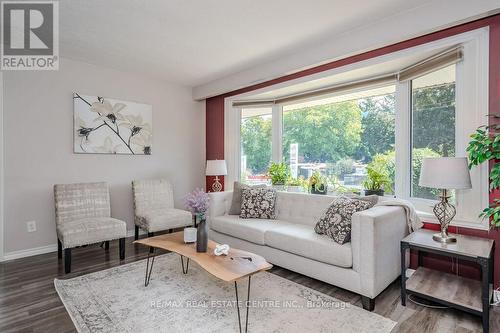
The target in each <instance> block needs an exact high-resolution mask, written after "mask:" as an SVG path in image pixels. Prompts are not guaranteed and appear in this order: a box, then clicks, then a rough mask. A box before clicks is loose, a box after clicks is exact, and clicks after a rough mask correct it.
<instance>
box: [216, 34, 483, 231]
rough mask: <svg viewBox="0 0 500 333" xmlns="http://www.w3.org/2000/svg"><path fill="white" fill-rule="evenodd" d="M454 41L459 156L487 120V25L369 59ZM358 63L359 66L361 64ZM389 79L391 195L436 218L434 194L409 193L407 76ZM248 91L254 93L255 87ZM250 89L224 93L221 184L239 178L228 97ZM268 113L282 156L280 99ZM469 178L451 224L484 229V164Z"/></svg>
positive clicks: (235, 121)
mask: <svg viewBox="0 0 500 333" xmlns="http://www.w3.org/2000/svg"><path fill="white" fill-rule="evenodd" d="M457 44H460V45H462V47H463V52H464V59H463V60H462V61H461V62H459V63H457V64H456V81H455V87H456V88H455V89H456V102H455V103H456V104H455V117H456V118H455V150H456V156H457V157H464V156H466V154H465V148H466V147H467V144H468V141H469V135H470V134H472V133H473V132H474V130H475V129H476V128H477V127H479V126H481V125H484V124H486V123H487V119H486V117H485V116H484V115H486V114H488V61H489V59H488V56H489V28H488V27H484V28H480V29H476V30H473V31H470V32H466V33H463V34H459V35H455V36H451V37H448V38H445V39H441V40H438V41H435V42H431V43H427V44H422V45H419V46H416V47H412V48H410V49H406V50H403V51H404V52H403V51H400V52H395V53H392V54H389V55H387V56H382V57H378V58H379V59H372V60H370V61H371V63H373V62H374V61H375V62H376V61H377V60H378V62H383V61H387V58H397V57H401V55H400V54H401V53H407V52H428V51H432V50H438V49H441V48H443V47H447V46H452V45H457ZM384 58H385V60H384ZM358 65H359V66H360V67H361V66H362V64H358ZM365 65H366V64H365ZM345 67H346V68H344V71H349V70H352V67H353V66H352V65H348V66H345ZM323 75H324V76H328V75H332V73H331V72H327V73H323ZM310 79H311V78H310ZM304 81H305V79H304ZM292 83H296V81H293V82H289V83H285V84H280V85H279V86H280V87H283V86H286V85H290V84H292ZM393 84H395V86H396V93H395V97H396V110H395V153H396V161H395V162H396V176H395V189H394V190H395V195H396V197H398V198H402V199H405V200H409V201H410V202H412V203H413V204H414V205H415V207H416V209H417V211H418V214H419V216H420V217H421V218H422V219H424V220H425V221H426V222H431V223H438V221H437V220H436V218H435V217H434V214H433V213H432V206H433V205H434V204H435V203H436V202H437V200H428V199H422V198H413V197H411V146H412V142H411V112H412V110H411V81H404V82H399V81H396V82H394V83H393ZM275 88H276V86H271V87H267V88H263V89H260V90H259V92H263V91H268V90H272V89H275ZM367 89H369V88H367ZM252 93H255V91H254V92H252ZM250 94H251V93H245V94H241V95H237V96H232V97H228V98H226V99H225V111H226V112H225V129H224V132H225V133H224V134H225V156H226V161H227V163H228V176H226V181H227V182H226V188H227V189H231V188H232V183H233V181H235V180H238V179H240V170H241V168H240V161H241V152H240V139H241V138H240V124H241V107H233V105H232V101H233V100H241V98H244V97H245V96H248V95H250ZM254 107H255V106H253V107H252V108H254ZM267 107H268V106H267ZM471 110H472V111H471ZM272 119H273V122H272V160H273V161H274V162H280V161H281V160H282V131H283V105H279V104H274V105H273V106H272ZM471 181H472V184H473V189H472V190H465V191H457V197H456V199H457V203H456V207H457V215H456V217H455V219H454V220H453V222H452V225H454V226H458V227H468V228H474V229H482V230H487V229H488V228H489V225H488V221H487V220H481V219H479V218H478V217H477V215H478V214H479V212H480V211H481V210H482V209H483V208H484V207H486V206H487V205H488V202H489V191H488V166H487V165H486V164H483V165H481V166H479V167H476V168H474V169H472V170H471Z"/></svg>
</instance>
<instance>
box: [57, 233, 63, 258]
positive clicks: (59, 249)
mask: <svg viewBox="0 0 500 333" xmlns="http://www.w3.org/2000/svg"><path fill="white" fill-rule="evenodd" d="M57 258H59V259H61V258H62V243H61V241H60V240H59V238H58V239H57Z"/></svg>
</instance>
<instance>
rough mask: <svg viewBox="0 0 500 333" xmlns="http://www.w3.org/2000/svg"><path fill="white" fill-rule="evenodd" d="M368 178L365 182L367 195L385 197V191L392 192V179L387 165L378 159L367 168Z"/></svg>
mask: <svg viewBox="0 0 500 333" xmlns="http://www.w3.org/2000/svg"><path fill="white" fill-rule="evenodd" d="M366 171H367V177H366V179H365V180H364V181H363V186H364V188H365V195H373V194H376V195H379V196H384V193H385V191H387V192H392V188H391V179H390V177H389V173H388V172H387V168H386V165H385V163H381V161H378V160H377V159H376V158H375V159H374V160H373V161H372V162H370V163H368V165H367V166H366Z"/></svg>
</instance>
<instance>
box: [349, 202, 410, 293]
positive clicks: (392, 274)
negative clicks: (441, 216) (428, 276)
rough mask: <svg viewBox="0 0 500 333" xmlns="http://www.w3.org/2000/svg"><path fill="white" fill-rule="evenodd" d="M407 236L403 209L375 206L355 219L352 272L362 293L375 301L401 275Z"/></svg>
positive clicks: (352, 239) (353, 225) (354, 216)
mask: <svg viewBox="0 0 500 333" xmlns="http://www.w3.org/2000/svg"><path fill="white" fill-rule="evenodd" d="M407 234H408V226H407V223H406V215H405V212H404V209H403V208H402V207H396V206H376V207H373V208H371V209H368V210H365V211H362V212H359V213H355V214H353V216H352V233H351V246H352V255H353V269H354V270H355V271H357V272H358V273H359V274H360V278H361V294H362V295H364V296H367V297H370V298H375V297H376V296H377V295H378V294H379V293H380V292H382V291H383V290H384V289H385V288H386V287H387V286H388V285H389V284H390V283H392V282H393V281H394V280H395V279H396V278H397V277H398V276H399V275H400V274H401V257H400V242H401V240H402V239H403V238H404V237H405V236H406V235H407Z"/></svg>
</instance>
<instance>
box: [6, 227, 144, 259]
mask: <svg viewBox="0 0 500 333" xmlns="http://www.w3.org/2000/svg"><path fill="white" fill-rule="evenodd" d="M145 234H146V232H145V231H142V230H139V235H145ZM134 235H135V230H134V229H132V230H127V237H133V236H134ZM56 251H57V244H50V245H46V246H41V247H34V248H32V249H26V250H19V251H12V252H5V253H4V255H3V258H0V262H2V261H8V260H14V259H20V258H26V257H31V256H36V255H39V254H46V253H50V252H56Z"/></svg>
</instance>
